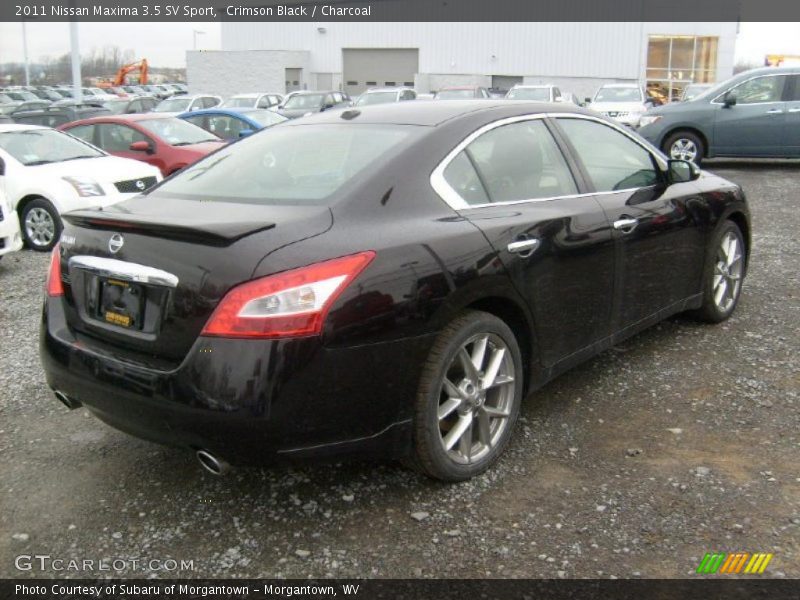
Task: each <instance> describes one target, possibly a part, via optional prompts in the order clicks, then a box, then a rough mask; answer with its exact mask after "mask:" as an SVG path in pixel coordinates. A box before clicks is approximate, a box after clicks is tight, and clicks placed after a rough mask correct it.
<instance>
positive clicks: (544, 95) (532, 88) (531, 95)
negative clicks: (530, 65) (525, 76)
mask: <svg viewBox="0 0 800 600" xmlns="http://www.w3.org/2000/svg"><path fill="white" fill-rule="evenodd" d="M506 100H528V101H529V102H563V101H564V98H563V97H562V95H561V90H559V89H558V88H557V87H556V86H554V85H549V84H548V85H544V84H543V85H515V86H514V87H513V88H511V89H510V90H508V93H507V94H506Z"/></svg>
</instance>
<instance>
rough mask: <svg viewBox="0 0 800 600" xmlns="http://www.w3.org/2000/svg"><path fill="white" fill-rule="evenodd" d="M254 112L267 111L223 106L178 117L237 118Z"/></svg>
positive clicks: (181, 114)
mask: <svg viewBox="0 0 800 600" xmlns="http://www.w3.org/2000/svg"><path fill="white" fill-rule="evenodd" d="M254 112H266V109H264V108H252V107H249V106H248V107H241V108H239V107H233V106H232V107H227V106H223V107H222V108H219V107H212V108H203V109H200V110H189V111H186V112H182V113H180V114H178V115H177V117H178V118H179V119H180V118H183V117H186V116H189V115H192V116H196V115H219V114H223V115H225V114H227V115H230V116H232V117H235V116H240V115H246V114H248V113H254ZM145 114H148V113H145ZM162 114H163V113H162Z"/></svg>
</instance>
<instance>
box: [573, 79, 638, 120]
mask: <svg viewBox="0 0 800 600" xmlns="http://www.w3.org/2000/svg"><path fill="white" fill-rule="evenodd" d="M586 101H587V102H588V103H589V104H587V107H588V108H591V109H592V110H594V111H596V112H599V113H600V114H603V115H605V116H607V117H609V118H611V119H613V120H614V121H616V122H618V123H621V124H622V125H627V126H628V127H632V128H634V129H636V128H637V127H639V122H640V121H641V120H642V115H644V113H645V112H647V110H648V109H650V108H652V107H653V103H652V102H650V100H648V99H647V95H646V94H645V93H644V90H643V89H642V86H640V85H639V84H638V83H607V84H605V85H602V86H600V89H598V90H597V93H596V94H595V95H594V98H591V99H590V98H587V99H586Z"/></svg>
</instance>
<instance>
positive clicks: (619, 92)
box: [594, 87, 642, 102]
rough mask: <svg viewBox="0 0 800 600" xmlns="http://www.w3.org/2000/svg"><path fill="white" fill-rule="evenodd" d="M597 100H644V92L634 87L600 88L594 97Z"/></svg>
mask: <svg viewBox="0 0 800 600" xmlns="http://www.w3.org/2000/svg"><path fill="white" fill-rule="evenodd" d="M594 101H595V102H642V92H641V90H640V89H639V88H632V87H619V88H618V87H606V88H600V89H599V90H598V91H597V95H596V96H595V97H594Z"/></svg>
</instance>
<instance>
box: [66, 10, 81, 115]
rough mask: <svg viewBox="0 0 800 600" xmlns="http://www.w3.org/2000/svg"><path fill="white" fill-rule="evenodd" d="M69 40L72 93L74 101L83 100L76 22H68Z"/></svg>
mask: <svg viewBox="0 0 800 600" xmlns="http://www.w3.org/2000/svg"><path fill="white" fill-rule="evenodd" d="M69 41H70V46H71V47H72V90H73V91H72V94H73V96H75V101H76V102H81V101H82V100H83V91H82V90H81V87H82V86H81V51H80V45H79V43H78V22H77V21H70V22H69Z"/></svg>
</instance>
